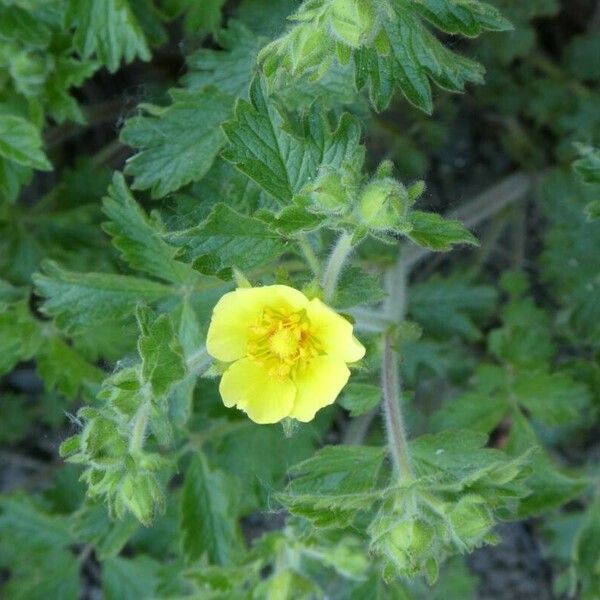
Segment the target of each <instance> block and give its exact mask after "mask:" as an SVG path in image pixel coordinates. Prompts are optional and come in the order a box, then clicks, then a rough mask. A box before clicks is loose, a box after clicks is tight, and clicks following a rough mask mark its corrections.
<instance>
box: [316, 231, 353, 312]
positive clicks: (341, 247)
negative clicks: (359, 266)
mask: <svg viewBox="0 0 600 600" xmlns="http://www.w3.org/2000/svg"><path fill="white" fill-rule="evenodd" d="M351 252H352V236H351V235H350V234H349V233H346V232H344V233H342V234H341V235H340V237H339V238H338V241H337V242H336V244H335V246H334V247H333V251H332V252H331V254H330V256H329V260H328V261H327V267H326V268H325V273H324V274H323V297H324V298H325V302H331V301H332V300H333V296H334V295H335V288H336V286H337V283H338V280H339V278H340V275H341V273H342V269H343V268H344V264H345V263H346V260H347V259H348V257H349V256H350V253H351Z"/></svg>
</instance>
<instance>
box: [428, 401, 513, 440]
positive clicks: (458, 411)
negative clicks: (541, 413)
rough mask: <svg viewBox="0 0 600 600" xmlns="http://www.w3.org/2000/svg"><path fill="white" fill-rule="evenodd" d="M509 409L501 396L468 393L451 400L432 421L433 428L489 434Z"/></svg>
mask: <svg viewBox="0 0 600 600" xmlns="http://www.w3.org/2000/svg"><path fill="white" fill-rule="evenodd" d="M508 411H509V407H508V405H507V402H506V399H505V398H503V397H502V396H498V395H497V396H490V395H488V394H485V393H481V392H479V391H476V392H470V393H467V394H464V395H462V396H460V397H459V398H457V399H456V400H451V401H450V402H448V404H446V405H445V406H444V407H443V409H442V410H441V411H439V412H438V413H436V415H435V418H434V419H433V427H434V429H436V430H438V431H439V430H442V429H467V428H468V429H470V430H472V431H477V432H481V433H489V432H491V431H492V430H493V429H494V428H495V427H496V426H497V425H498V423H500V421H502V418H503V417H504V416H505V415H506V414H507V413H508Z"/></svg>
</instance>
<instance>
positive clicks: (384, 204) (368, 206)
mask: <svg viewBox="0 0 600 600" xmlns="http://www.w3.org/2000/svg"><path fill="white" fill-rule="evenodd" d="M409 207H410V200H409V197H408V193H407V192H406V188H405V187H404V186H403V185H402V184H401V183H400V182H398V181H396V180H395V179H392V178H390V177H385V178H383V179H376V180H374V181H372V182H371V183H369V184H368V185H367V186H366V187H365V188H364V190H363V193H362V196H361V198H360V202H359V215H360V218H361V221H362V222H363V224H364V225H366V226H367V227H368V228H369V229H372V230H375V231H390V230H392V231H398V232H404V231H410V223H409V221H408V210H409Z"/></svg>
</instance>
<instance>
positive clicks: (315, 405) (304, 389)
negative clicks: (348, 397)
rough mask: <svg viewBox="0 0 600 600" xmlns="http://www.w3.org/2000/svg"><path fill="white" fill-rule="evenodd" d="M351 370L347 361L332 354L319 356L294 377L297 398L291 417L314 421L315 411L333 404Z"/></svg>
mask: <svg viewBox="0 0 600 600" xmlns="http://www.w3.org/2000/svg"><path fill="white" fill-rule="evenodd" d="M349 377H350V370H349V369H348V367H347V366H346V363H345V362H343V361H342V360H341V359H339V358H333V357H331V356H317V357H316V358H314V359H313V360H311V361H310V362H309V363H308V365H307V366H306V368H305V369H303V370H302V371H301V372H300V373H299V374H297V375H296V377H295V378H294V383H295V384H296V388H297V392H296V400H295V402H294V408H293V410H292V412H291V415H290V416H291V417H294V418H295V419H298V421H303V422H304V423H306V422H308V421H312V419H314V417H315V413H316V412H317V411H318V410H320V409H321V408H323V407H324V406H328V405H329V404H333V402H335V399H336V398H337V396H338V394H339V393H340V392H341V391H342V388H343V387H344V386H345V385H346V383H347V382H348V378H349Z"/></svg>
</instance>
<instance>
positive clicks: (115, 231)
mask: <svg viewBox="0 0 600 600" xmlns="http://www.w3.org/2000/svg"><path fill="white" fill-rule="evenodd" d="M103 211H104V214H106V216H107V217H108V218H109V219H111V221H110V222H109V223H105V224H104V230H105V231H106V232H107V233H108V234H109V235H110V236H111V237H112V238H113V244H114V245H115V246H116V247H117V248H118V249H119V250H120V251H121V256H122V258H123V259H124V260H125V261H126V262H127V263H129V265H130V266H131V267H132V268H134V269H137V270H139V271H145V272H146V273H149V274H150V275H154V277H157V278H159V279H164V280H166V281H171V282H174V283H182V282H185V281H187V280H189V279H190V278H193V272H192V271H191V269H190V268H189V266H188V265H185V264H183V263H181V262H179V261H177V260H176V259H175V256H176V255H177V249H176V248H173V247H171V246H169V244H167V243H166V242H165V241H164V240H163V238H162V235H163V233H164V231H163V230H162V228H161V226H160V224H159V223H153V222H152V221H151V220H150V219H149V218H148V216H147V215H146V213H145V212H144V211H143V210H142V208H141V207H140V206H139V204H138V203H137V202H136V201H135V199H134V197H133V196H132V194H131V192H130V191H129V189H128V188H127V184H126V183H125V179H124V178H123V176H122V175H121V174H120V173H116V174H115V176H114V178H113V182H112V185H111V186H110V187H109V188H108V196H107V197H105V198H104V201H103Z"/></svg>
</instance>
